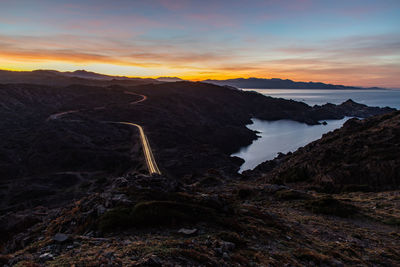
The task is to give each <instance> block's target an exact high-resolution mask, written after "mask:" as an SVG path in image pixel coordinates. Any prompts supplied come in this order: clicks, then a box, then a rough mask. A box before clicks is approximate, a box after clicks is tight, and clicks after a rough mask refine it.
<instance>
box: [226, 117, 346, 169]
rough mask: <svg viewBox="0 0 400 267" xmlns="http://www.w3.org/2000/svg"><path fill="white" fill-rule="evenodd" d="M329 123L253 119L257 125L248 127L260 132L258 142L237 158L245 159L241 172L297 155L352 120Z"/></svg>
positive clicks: (237, 154) (254, 142) (329, 121)
mask: <svg viewBox="0 0 400 267" xmlns="http://www.w3.org/2000/svg"><path fill="white" fill-rule="evenodd" d="M348 119H349V117H346V118H344V119H342V120H327V121H326V122H327V123H328V124H327V125H312V126H310V125H307V124H305V123H300V122H296V121H291V120H279V121H262V120H259V119H252V122H253V124H249V125H247V127H248V128H249V129H251V130H256V131H259V132H260V133H259V136H260V138H258V139H257V140H255V141H253V143H252V144H251V145H249V146H247V147H242V148H241V149H240V150H239V152H237V153H235V154H233V155H232V156H237V157H240V158H242V159H244V160H245V163H244V164H243V165H242V166H241V168H240V172H243V171H245V170H249V169H253V168H255V167H256V166H257V165H258V164H260V163H262V162H264V161H266V160H271V159H273V158H275V157H276V156H277V154H278V152H282V153H287V152H289V151H292V152H294V151H295V150H297V149H298V148H299V147H302V146H304V145H306V144H308V143H310V142H312V141H314V140H317V139H319V138H321V137H322V135H323V134H324V133H327V132H329V131H332V130H334V129H337V128H340V127H341V126H342V125H343V123H345V122H346V120H348Z"/></svg>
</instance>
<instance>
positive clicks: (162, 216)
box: [99, 201, 215, 232]
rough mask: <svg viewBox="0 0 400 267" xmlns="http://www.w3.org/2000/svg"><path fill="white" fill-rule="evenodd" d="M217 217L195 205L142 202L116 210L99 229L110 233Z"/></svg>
mask: <svg viewBox="0 0 400 267" xmlns="http://www.w3.org/2000/svg"><path fill="white" fill-rule="evenodd" d="M214 217H215V214H214V211H213V210H212V209H209V208H206V207H202V206H199V205H195V204H187V203H179V202H173V201H147V202H140V203H138V204H136V205H135V206H134V207H129V208H121V207H120V208H115V209H113V210H111V211H108V212H107V213H105V214H104V215H103V216H101V217H100V220H99V229H100V230H101V231H103V232H110V231H112V230H114V229H121V228H132V227H147V226H162V225H175V224H180V223H182V222H195V221H198V220H211V219H213V218H214Z"/></svg>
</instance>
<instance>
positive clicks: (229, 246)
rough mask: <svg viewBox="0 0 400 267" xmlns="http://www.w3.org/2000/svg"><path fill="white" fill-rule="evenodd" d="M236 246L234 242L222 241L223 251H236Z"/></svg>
mask: <svg viewBox="0 0 400 267" xmlns="http://www.w3.org/2000/svg"><path fill="white" fill-rule="evenodd" d="M235 247H236V245H235V244H234V243H232V242H227V241H222V242H221V248H222V250H223V251H231V250H234V249H235Z"/></svg>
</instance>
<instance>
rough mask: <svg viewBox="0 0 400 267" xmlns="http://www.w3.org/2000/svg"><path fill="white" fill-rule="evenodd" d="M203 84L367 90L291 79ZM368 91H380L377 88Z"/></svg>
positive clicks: (269, 87)
mask: <svg viewBox="0 0 400 267" xmlns="http://www.w3.org/2000/svg"><path fill="white" fill-rule="evenodd" d="M203 82H206V83H212V84H215V85H221V86H224V85H228V86H233V87H238V88H257V89H366V88H362V87H355V86H345V85H336V84H327V83H321V82H295V81H292V80H289V79H285V80H283V79H278V78H272V79H264V78H247V79H245V78H237V79H228V80H204V81H203ZM368 89H378V88H377V87H373V88H368Z"/></svg>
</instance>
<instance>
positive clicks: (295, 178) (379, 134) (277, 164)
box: [247, 111, 400, 192]
mask: <svg viewBox="0 0 400 267" xmlns="http://www.w3.org/2000/svg"><path fill="white" fill-rule="evenodd" d="M263 173H264V179H266V180H268V181H273V182H274V183H285V184H298V185H302V186H303V187H304V186H305V187H310V188H315V189H318V190H322V191H325V192H338V191H356V190H363V191H365V190H366V191H379V190H390V189H398V188H400V112H399V111H396V112H393V113H390V114H386V115H382V116H376V117H372V118H368V119H364V120H359V119H356V118H354V119H351V120H349V121H347V122H346V123H345V124H344V126H343V127H342V128H341V129H338V130H335V131H333V132H330V133H327V134H325V135H324V136H323V137H322V138H321V139H320V140H317V141H315V142H312V143H311V144H309V145H307V146H305V147H303V148H300V149H299V150H297V151H296V152H294V153H293V154H288V155H285V156H282V155H281V156H280V157H279V158H277V159H275V160H273V161H269V162H265V163H262V164H261V165H260V166H258V167H257V168H256V169H255V170H254V171H250V172H247V174H248V175H255V176H259V175H260V174H263Z"/></svg>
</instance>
